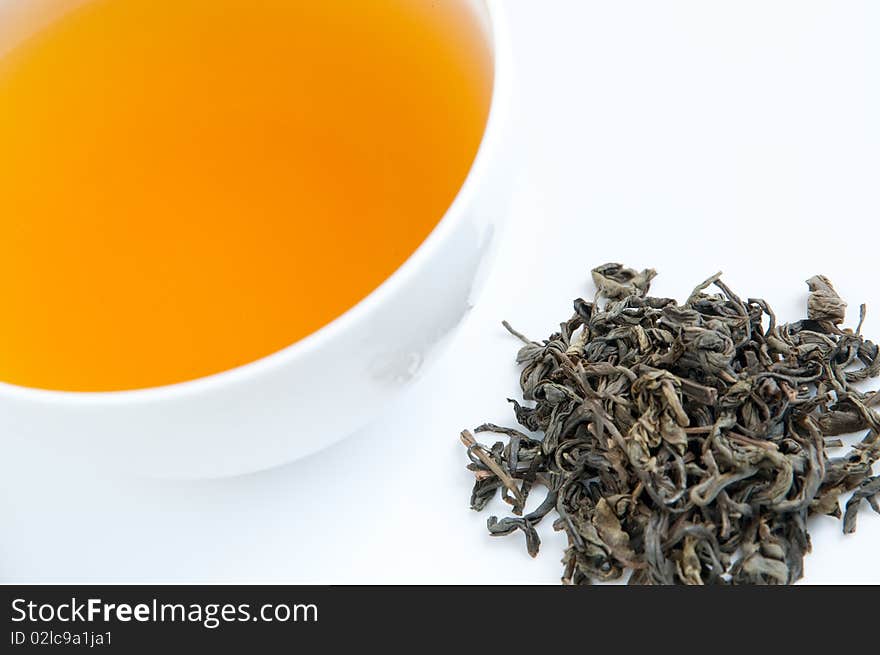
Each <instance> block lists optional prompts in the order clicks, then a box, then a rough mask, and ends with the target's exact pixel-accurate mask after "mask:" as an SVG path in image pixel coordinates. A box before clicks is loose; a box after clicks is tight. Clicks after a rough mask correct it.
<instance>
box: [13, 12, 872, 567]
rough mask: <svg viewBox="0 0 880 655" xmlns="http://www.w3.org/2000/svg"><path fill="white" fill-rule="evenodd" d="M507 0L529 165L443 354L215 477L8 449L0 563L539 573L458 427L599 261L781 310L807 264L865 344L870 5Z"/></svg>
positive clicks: (556, 550)
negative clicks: (705, 284)
mask: <svg viewBox="0 0 880 655" xmlns="http://www.w3.org/2000/svg"><path fill="white" fill-rule="evenodd" d="M507 4H508V5H509V8H510V13H511V22H512V28H513V36H514V40H515V47H516V54H517V57H518V63H519V67H520V68H519V92H520V94H521V102H520V108H521V112H522V120H523V129H524V132H525V133H526V137H527V138H526V142H527V143H526V146H527V148H528V151H527V153H526V155H525V163H526V166H527V169H526V171H525V172H524V174H523V179H522V181H521V184H520V185H519V193H518V197H517V206H516V210H515V211H514V214H513V216H512V217H511V219H512V222H511V224H510V225H509V228H508V230H507V233H506V235H505V237H504V241H503V242H502V250H501V253H500V256H499V260H498V262H497V265H496V267H495V269H494V271H493V274H492V276H491V277H490V279H489V280H488V283H487V286H486V289H485V292H484V295H483V298H482V302H481V303H480V305H479V306H478V307H477V308H476V309H475V310H474V311H473V312H472V313H471V314H470V316H469V317H468V319H467V320H466V322H465V324H464V326H463V328H462V329H461V331H460V333H459V334H458V336H457V338H456V340H455V342H454V343H453V344H452V346H451V348H450V350H449V351H448V356H447V357H446V359H445V360H444V361H443V362H440V363H439V365H438V366H436V367H434V368H433V369H432V370H431V371H430V372H429V373H428V374H427V375H426V377H424V378H423V379H422V380H421V381H420V382H419V383H418V384H417V385H416V386H415V387H413V388H412V389H410V390H409V391H408V392H407V393H406V395H405V397H404V398H403V399H402V400H401V401H400V402H399V403H397V405H396V407H395V411H393V412H389V413H388V415H387V416H385V417H384V418H383V419H381V420H380V421H379V422H377V423H375V424H374V425H373V426H372V427H370V428H369V429H366V430H363V431H361V432H360V433H358V434H357V435H355V436H353V437H352V438H350V439H348V440H345V441H343V442H341V443H339V444H337V445H335V446H333V447H332V448H331V449H329V450H326V451H324V452H321V453H319V454H317V455H315V456H312V457H310V458H308V459H306V460H303V461H300V462H298V463H295V464H293V465H289V466H286V467H283V468H280V469H277V470H274V471H270V472H267V473H262V474H256V475H251V476H247V477H242V478H237V479H232V480H225V481H213V482H207V483H167V482H163V483H157V482H151V481H147V480H138V479H113V478H108V477H107V476H106V475H103V474H101V473H100V472H96V471H94V470H91V468H90V467H87V466H79V467H78V468H76V469H70V468H68V467H66V465H65V461H64V460H60V459H59V458H58V457H57V456H56V455H54V454H53V453H49V452H41V451H40V450H39V449H38V448H37V447H36V445H35V444H33V443H30V442H22V443H19V444H18V445H17V446H16V447H15V448H14V449H13V450H12V452H6V453H4V454H3V457H2V459H0V485H2V490H0V522H2V533H0V534H2V538H0V579H2V580H3V581H5V582H9V581H32V582H38V581H39V582H50V581H65V582H66V581H105V582H135V581H137V582H153V581H167V582H168V581H206V582H222V581H232V582H251V581H256V582H293V583H363V582H377V583H383V582H389V583H391V582H400V583H408V582H439V583H453V582H459V583H505V582H546V583H554V582H557V581H558V579H559V575H560V571H561V566H560V564H559V559H560V557H561V552H562V547H563V541H564V539H563V537H561V536H560V535H558V534H555V533H553V531H552V529H551V527H550V525H549V522H547V523H546V524H543V525H542V526H541V528H542V529H541V534H542V537H543V538H544V545H543V548H542V552H541V554H540V555H539V557H538V558H537V559H536V560H531V559H530V558H529V557H528V556H527V555H526V554H525V550H524V547H523V543H522V538H521V535H514V536H511V537H508V538H501V539H494V538H490V537H489V536H488V535H487V533H486V530H485V519H486V517H487V516H488V515H489V511H488V510H487V511H486V512H484V513H482V514H478V513H475V512H471V511H470V510H469V509H467V502H468V497H469V492H470V485H471V477H470V475H469V473H468V472H467V471H465V470H464V465H465V456H464V452H463V448H462V447H461V446H460V444H459V443H458V437H457V435H458V431H459V430H460V429H461V428H463V427H472V426H474V425H477V424H479V423H481V422H483V421H484V420H492V421H495V422H502V421H503V422H508V423H509V422H511V416H510V412H509V409H508V407H507V403H506V402H505V398H506V397H507V396H514V395H515V394H516V392H517V389H518V387H517V371H516V368H515V365H514V362H513V356H514V353H515V351H516V349H517V344H516V342H515V341H514V340H512V339H511V338H510V337H508V336H507V335H506V333H504V332H503V330H502V329H501V328H500V327H499V321H500V320H501V319H502V318H508V319H509V320H511V321H512V322H513V323H514V324H515V325H516V326H517V327H519V328H520V329H521V330H523V331H525V332H526V333H528V334H530V335H533V336H534V337H536V338H540V337H543V336H546V334H548V333H549V332H551V331H552V330H553V329H554V327H555V324H556V323H557V321H558V320H559V319H563V318H565V317H567V315H568V313H569V310H570V301H571V299H572V298H574V297H575V296H577V295H580V294H588V293H592V287H591V286H590V284H589V282H588V270H589V269H590V268H591V267H592V266H593V265H596V264H599V263H603V262H605V261H611V260H619V261H622V262H624V263H627V264H629V265H632V266H640V267H641V266H653V267H656V268H657V269H658V270H659V272H660V276H659V277H658V278H657V280H656V283H655V285H654V290H655V291H656V292H657V293H658V294H662V295H674V296H676V297H679V298H682V297H684V296H686V295H687V294H688V292H689V291H690V290H691V288H692V287H693V285H694V283H696V282H697V281H699V280H702V279H704V278H705V277H707V276H708V275H709V274H711V273H713V272H715V271H716V270H718V269H723V270H724V271H725V273H726V279H727V281H728V283H729V284H730V285H731V286H732V287H733V288H734V290H739V291H741V292H742V293H743V294H746V295H763V296H764V297H766V298H767V300H768V301H770V302H771V304H773V305H774V307H775V309H776V310H777V312H778V314H779V315H780V318H782V319H784V320H790V319H796V318H800V317H801V316H802V312H803V307H804V303H805V301H806V286H805V285H804V284H803V281H804V280H806V279H807V278H808V277H809V276H811V275H813V274H814V273H817V272H822V273H825V274H826V275H828V276H829V277H831V279H832V280H833V281H834V282H835V283H836V285H837V287H838V290H839V291H840V292H841V294H842V295H843V296H844V297H845V298H846V299H848V300H850V301H851V307H852V311H851V316H850V319H853V318H855V314H856V307H857V305H858V303H860V302H866V303H868V304H869V317H868V321H867V324H866V327H865V331H866V333H867V334H868V335H869V336H875V337H880V286H878V285H877V282H876V280H877V277H876V267H875V255H874V254H873V252H872V250H871V249H872V248H876V247H877V245H878V244H877V241H878V239H877V237H878V232H880V230H878V226H877V218H878V216H880V187H878V184H877V181H878V180H880V42H878V40H877V39H876V34H878V33H880V4H878V3H875V2H871V1H870V0H866V1H865V2H835V3H831V2H806V1H804V0H797V1H792V2H769V1H767V0H760V1H753V2H744V1H742V0H740V1H739V2H725V3H718V2H706V1H705V0H695V1H692V2H671V1H667V2H663V3H658V2H650V1H648V2H638V3H634V2H614V3H610V2H586V1H583V0H570V1H563V0H555V1H553V0H540V2H539V1H537V0H508V2H507ZM829 226H835V227H838V226H839V232H838V234H834V235H833V237H832V238H828V237H827V236H823V235H825V234H826V230H828V228H829ZM850 229H854V230H855V229H857V230H858V232H857V233H853V232H850V231H849V230H850ZM852 236H855V238H851V237H852ZM716 238H717V239H718V241H719V243H721V244H722V245H715V241H714V239H716ZM494 508H495V509H496V510H497V509H499V507H498V505H495V506H494ZM811 525H812V532H813V547H814V552H813V554H811V555H809V556H808V558H807V560H806V578H805V581H806V582H811V583H858V582H873V583H880V560H878V559H877V558H876V552H877V547H878V545H880V516H877V515H875V514H873V513H872V512H871V511H870V510H868V509H867V508H866V509H865V510H864V514H863V515H862V516H861V517H860V519H859V529H858V532H857V533H856V534H855V535H852V536H844V535H843V534H842V533H841V531H840V524H839V523H838V522H836V521H833V520H831V519H827V518H824V517H823V518H820V519H817V520H814V521H813V522H812V524H811Z"/></svg>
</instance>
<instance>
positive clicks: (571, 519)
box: [463, 264, 880, 584]
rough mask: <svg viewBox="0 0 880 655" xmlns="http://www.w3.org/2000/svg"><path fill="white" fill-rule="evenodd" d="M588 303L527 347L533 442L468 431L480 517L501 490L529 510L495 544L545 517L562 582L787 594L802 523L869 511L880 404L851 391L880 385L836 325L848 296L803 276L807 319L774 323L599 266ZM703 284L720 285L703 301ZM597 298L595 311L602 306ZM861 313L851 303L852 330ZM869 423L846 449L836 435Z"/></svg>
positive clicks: (862, 352)
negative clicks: (485, 437) (561, 551)
mask: <svg viewBox="0 0 880 655" xmlns="http://www.w3.org/2000/svg"><path fill="white" fill-rule="evenodd" d="M592 275H593V280H594V282H595V284H596V286H597V288H598V294H597V299H596V302H594V303H588V302H586V301H583V300H577V301H575V303H574V309H575V313H574V316H573V317H572V318H571V319H569V320H568V321H566V322H563V323H562V324H561V326H560V330H559V331H558V332H555V333H553V334H552V335H550V337H549V338H548V339H546V340H545V341H543V342H536V341H531V340H529V339H527V338H526V337H524V336H523V335H521V334H519V333H518V332H516V331H515V330H513V329H512V328H510V326H508V325H507V324H505V326H506V327H507V328H508V329H509V330H510V331H511V332H512V333H513V334H514V335H515V336H517V337H518V338H519V339H520V340H521V341H522V342H523V344H524V345H523V347H522V348H521V350H520V352H519V355H518V357H517V362H518V363H519V365H520V366H521V367H522V374H521V377H520V386H521V389H522V394H523V398H524V400H525V402H526V403H527V404H525V405H521V404H520V403H518V402H516V401H511V403H512V405H513V408H514V415H515V417H516V420H517V422H518V423H519V424H520V425H522V426H524V427H525V428H526V429H528V430H530V431H532V432H539V433H543V439H540V440H538V439H534V438H531V437H529V436H527V435H526V434H524V433H523V432H520V431H518V430H513V429H509V428H501V427H498V426H495V425H483V426H481V427H480V428H479V429H478V431H480V432H484V431H488V432H494V433H498V434H502V435H504V436H506V437H507V438H508V441H507V443H506V444H502V443H497V444H495V445H494V446H492V447H491V448H489V447H487V446H482V445H480V444H477V443H476V441H475V440H474V439H473V437H472V436H470V433H467V432H465V433H464V434H463V441H464V442H465V445H466V446H467V447H468V454H469V458H470V464H469V466H468V468H469V469H470V470H471V471H473V473H474V476H475V478H476V480H475V483H474V489H473V492H472V495H471V505H472V507H473V508H474V509H477V510H480V509H483V508H484V507H485V506H486V504H487V503H488V501H489V500H490V499H491V498H493V497H494V495H495V492H496V491H497V490H498V489H501V491H502V496H503V497H504V498H505V499H506V500H507V501H508V502H509V503H510V504H511V505H512V506H513V513H514V514H517V515H518V514H521V513H522V511H523V507H524V504H525V501H526V499H527V497H528V494H529V492H530V490H531V489H532V488H533V487H536V486H545V487H546V488H547V497H546V498H545V500H544V502H543V503H542V504H541V506H540V507H539V508H538V509H537V510H535V511H534V512H532V513H531V514H528V515H526V516H522V517H520V516H514V517H509V518H502V519H500V520H499V519H497V518H495V517H492V518H490V519H489V521H488V526H489V531H490V533H491V534H493V535H505V534H510V533H512V532H514V531H520V532H523V533H524V534H525V537H526V546H527V550H528V552H529V553H530V554H531V555H533V556H534V555H536V554H537V552H538V549H539V547H540V540H539V539H538V535H537V532H536V531H535V528H534V526H535V525H536V524H537V523H538V522H539V521H541V520H542V519H543V518H544V517H545V516H546V515H548V514H550V513H551V512H555V514H556V515H557V519H556V521H555V522H554V527H555V528H556V529H557V530H561V531H563V532H565V534H566V536H567V538H568V544H569V545H568V549H567V550H566V552H565V557H564V558H563V564H564V571H563V576H562V578H563V581H564V582H565V583H567V584H589V583H590V582H592V581H597V580H613V579H616V578H619V577H620V576H621V575H622V574H623V570H624V569H631V570H632V572H633V573H632V575H631V577H630V580H629V582H630V583H631V584H731V583H732V584H790V583H792V582H795V581H796V580H798V579H799V578H800V577H801V576H802V575H803V559H804V556H805V555H806V553H808V552H809V551H810V538H809V534H808V533H807V522H806V520H807V517H808V515H809V514H810V513H819V514H828V515H831V516H836V517H840V516H841V511H840V506H839V498H840V497H841V496H842V495H843V494H846V493H847V492H850V491H853V490H855V493H854V494H853V495H852V497H851V498H850V500H849V501H848V502H847V503H846V510H845V512H844V513H843V527H844V531H845V532H847V533H849V532H852V531H853V530H855V525H856V516H857V512H858V509H859V507H860V505H861V502H862V501H863V500H864V501H867V502H868V503H869V505H870V506H871V507H872V508H873V509H874V510H875V511H877V510H878V509H880V503H878V498H880V476H877V477H872V469H873V466H874V463H875V462H876V461H877V460H878V459H880V415H878V414H877V411H876V409H875V408H876V406H877V405H878V404H880V394H877V393H870V392H868V393H863V392H861V391H860V390H859V389H857V388H856V387H855V386H854V385H856V384H857V383H859V382H862V381H864V380H866V379H869V378H872V377H877V376H878V375H880V349H878V347H877V346H876V345H875V344H874V343H873V342H871V341H868V340H866V339H865V338H864V337H863V336H862V334H861V327H862V323H861V322H860V324H859V326H858V328H857V329H856V330H855V331H851V330H841V329H840V328H838V327H837V326H838V325H839V324H840V323H842V321H843V320H844V317H845V310H846V303H844V302H843V300H841V298H840V297H839V296H838V294H837V293H836V292H835V291H834V288H833V286H832V285H831V282H830V281H829V280H828V279H827V278H825V277H822V276H816V277H813V278H811V279H810V281H809V283H808V284H809V287H810V291H811V293H810V296H809V301H808V307H807V319H805V320H802V321H798V322H794V323H787V324H779V323H778V322H777V320H776V316H775V315H774V313H773V311H772V309H771V308H770V306H769V305H768V304H767V303H766V302H765V301H763V300H755V299H749V300H747V301H743V300H742V298H740V297H739V296H737V295H736V294H734V293H733V291H731V290H730V289H729V288H728V287H727V285H726V284H725V283H724V282H723V281H722V280H721V274H720V273H719V274H716V275H713V276H712V277H710V278H708V279H707V280H705V281H704V282H702V283H700V284H698V285H697V286H696V287H695V288H694V290H693V292H692V293H691V295H690V296H689V297H688V299H687V300H686V301H685V302H684V303H683V304H682V305H679V304H677V303H676V302H675V301H674V300H670V299H668V298H652V297H650V296H648V291H649V288H650V283H651V280H652V279H653V277H654V275H655V273H654V271H653V270H650V269H648V270H645V271H641V272H638V271H636V270H633V269H628V268H625V267H623V266H621V265H620V264H605V265H603V266H600V267H598V268H596V269H594V270H593V272H592ZM710 287H715V288H716V289H717V292H715V293H710V292H709V290H710ZM601 297H604V298H605V299H606V302H605V304H604V306H603V305H602V304H601V303H600V298H601ZM864 316H865V310H864V308H863V309H862V312H861V321H862V322H863V321H864ZM854 430H866V431H867V434H866V435H865V436H864V438H863V439H862V440H861V441H860V442H859V443H857V444H855V445H854V446H852V447H850V448H849V449H848V451H845V452H844V453H843V454H842V455H840V456H837V457H829V456H828V453H827V451H828V450H829V449H831V448H843V447H844V444H843V442H842V441H841V440H838V439H835V438H834V437H836V436H837V435H841V434H845V433H849V432H852V431H854Z"/></svg>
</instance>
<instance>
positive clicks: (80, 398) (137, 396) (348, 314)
mask: <svg viewBox="0 0 880 655" xmlns="http://www.w3.org/2000/svg"><path fill="white" fill-rule="evenodd" d="M502 1H503V0H480V4H481V5H482V6H483V7H484V8H485V9H486V14H487V16H488V21H487V23H488V32H489V33H488V34H487V39H488V41H489V43H490V46H491V51H492V59H493V80H492V99H491V101H490V104H489V115H488V117H487V119H486V127H485V128H484V130H483V136H482V139H481V140H480V145H479V147H478V148H477V153H476V155H475V156H474V161H473V163H472V164H471V167H470V170H469V171H468V174H467V176H466V177H465V180H464V182H463V183H462V185H461V187H460V188H459V190H458V193H457V194H456V196H455V198H454V199H453V201H452V203H451V204H450V206H449V207H448V208H447V210H446V212H445V213H444V214H443V216H442V217H441V219H440V220H439V221H438V223H437V225H435V226H434V229H433V230H431V232H430V233H429V234H428V236H427V238H425V240H424V241H423V242H422V243H421V244H420V245H419V247H418V248H416V250H415V251H413V253H412V254H410V256H409V257H408V258H407V259H406V260H405V261H404V262H403V264H401V265H400V266H399V267H398V268H397V270H395V271H394V272H393V273H392V274H391V275H390V276H389V277H388V278H386V279H385V280H384V281H383V282H382V283H381V284H380V285H379V286H378V287H376V288H375V289H373V291H371V292H370V293H369V294H367V295H366V296H365V297H364V298H362V299H361V300H360V301H358V302H357V303H356V304H355V305H354V306H353V307H351V308H349V309H348V310H346V311H345V312H343V313H342V314H340V315H339V316H337V317H336V318H334V319H333V320H332V321H330V322H329V323H327V324H325V325H323V326H322V327H320V328H318V329H317V330H315V331H314V332H312V333H311V334H308V335H306V336H305V337H303V338H301V339H299V340H297V341H295V342H293V343H292V344H290V345H288V346H285V347H284V348H282V349H280V350H277V351H275V352H273V353H270V354H268V355H265V356H263V357H260V358H259V359H256V360H254V361H251V362H247V363H245V364H241V365H239V366H236V367H234V368H230V369H226V370H223V371H219V372H217V373H211V374H209V375H205V376H202V377H199V378H194V379H192V380H185V381H182V382H175V383H171V384H164V385H159V386H154V387H144V388H140V389H121V390H113V391H63V390H55V389H40V388H36V387H25V386H20V385H17V384H12V383H9V382H2V381H0V398H3V397H6V398H8V399H14V400H22V401H31V402H54V403H57V402H60V403H63V404H76V405H81V404H90V405H95V404H111V405H116V404H131V403H150V402H155V401H161V400H166V399H171V398H179V397H182V396H192V395H198V394H202V393H209V392H211V391H214V390H216V389H218V388H221V387H226V386H230V385H234V384H237V383H241V382H244V381H246V380H248V379H250V378H254V377H257V376H260V375H263V374H267V373H270V372H272V371H274V370H276V369H278V368H281V367H286V366H288V365H289V364H290V363H291V362H293V361H295V360H296V359H297V358H299V357H302V356H305V355H306V354H308V353H309V352H311V351H314V350H318V349H320V348H321V347H322V346H324V345H325V344H327V343H329V342H332V341H333V339H335V338H337V336H338V335H340V334H342V333H343V332H344V331H345V330H346V329H349V327H350V326H351V325H352V324H355V323H357V322H358V321H360V320H361V319H363V318H364V317H366V316H368V315H369V314H370V313H371V312H372V311H374V309H375V308H376V307H378V306H379V305H380V304H381V303H382V302H383V299H384V298H385V297H387V296H392V295H394V294H395V293H396V292H397V290H398V289H400V288H401V287H403V286H404V285H406V283H407V281H408V280H409V279H410V278H412V277H413V275H415V272H416V271H417V270H418V269H419V268H421V267H422V266H424V265H425V262H427V261H428V260H430V259H431V257H432V255H433V254H434V253H435V252H436V251H437V250H438V249H439V248H440V246H441V244H442V242H443V241H444V240H445V239H446V238H447V236H448V235H449V234H451V233H452V232H453V230H454V229H455V226H456V224H458V223H460V222H461V221H462V220H464V213H465V209H466V208H467V207H468V206H469V205H470V204H471V199H472V198H473V196H474V194H475V193H476V188H477V187H478V185H479V184H480V179H481V178H483V177H485V175H486V173H487V171H488V170H489V168H490V163H491V160H492V159H493V158H494V157H495V153H496V152H497V151H498V149H499V148H498V145H497V144H498V142H499V141H500V139H502V138H503V135H502V132H503V126H504V125H505V124H506V123H507V114H508V112H509V111H510V106H509V105H510V101H511V99H510V86H511V79H510V76H511V74H512V61H511V57H512V54H511V51H510V42H509V34H508V27H507V23H506V18H505V15H504V9H503V4H502Z"/></svg>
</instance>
